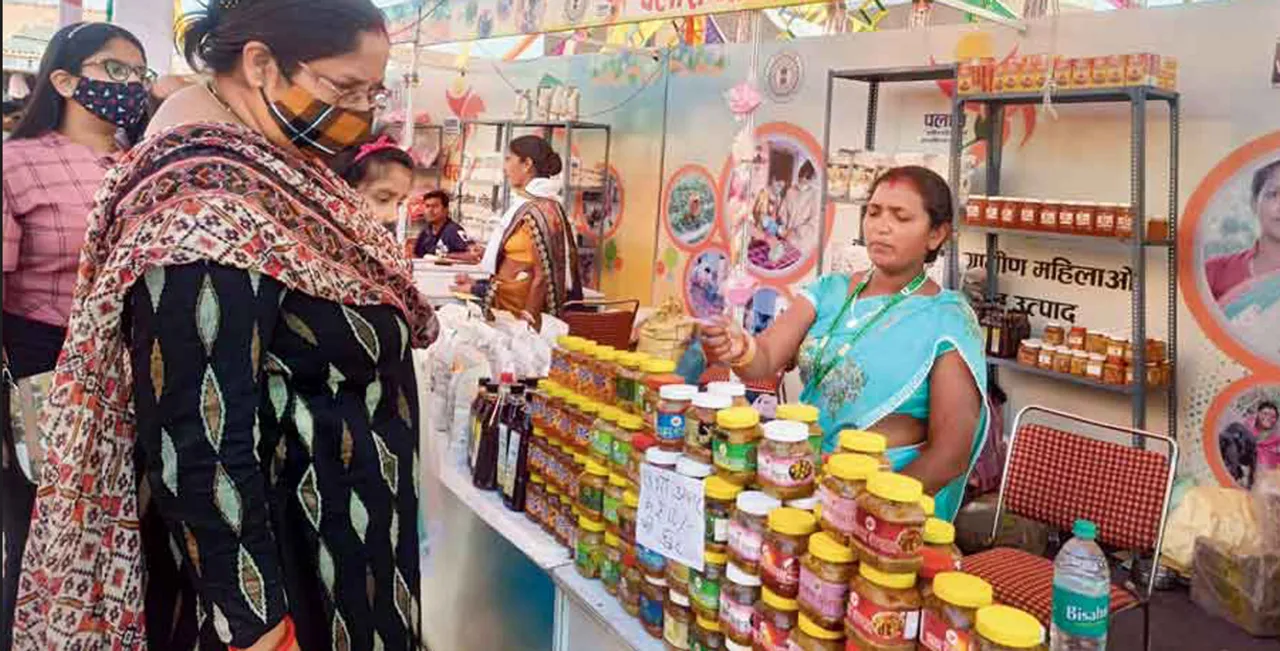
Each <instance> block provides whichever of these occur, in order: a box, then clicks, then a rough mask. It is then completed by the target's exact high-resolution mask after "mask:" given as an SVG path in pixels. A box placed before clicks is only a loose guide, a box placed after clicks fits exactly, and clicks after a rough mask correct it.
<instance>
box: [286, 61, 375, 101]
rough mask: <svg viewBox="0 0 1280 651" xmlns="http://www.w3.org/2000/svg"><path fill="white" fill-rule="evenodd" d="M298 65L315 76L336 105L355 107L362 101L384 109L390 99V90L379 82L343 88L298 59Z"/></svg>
mask: <svg viewBox="0 0 1280 651" xmlns="http://www.w3.org/2000/svg"><path fill="white" fill-rule="evenodd" d="M298 67H299V68H302V69H303V70H306V71H307V74H309V75H311V76H312V77H315V79H316V81H317V82H319V83H320V85H322V86H324V87H325V90H327V91H329V92H330V93H331V94H332V95H333V102H332V103H333V104H334V105H336V106H342V107H355V106H359V105H360V104H361V103H362V102H363V103H366V104H367V106H368V107H369V108H371V109H384V108H386V107H387V104H388V103H389V102H390V100H391V91H389V90H387V89H386V88H385V87H384V86H382V85H381V84H379V85H377V86H372V87H368V88H347V89H343V88H342V87H341V86H339V85H338V84H337V83H336V82H334V81H333V80H332V79H329V78H328V77H326V76H324V75H322V74H320V73H318V72H316V71H315V70H313V69H312V68H311V66H308V65H307V64H306V63H303V62H301V61H300V62H298Z"/></svg>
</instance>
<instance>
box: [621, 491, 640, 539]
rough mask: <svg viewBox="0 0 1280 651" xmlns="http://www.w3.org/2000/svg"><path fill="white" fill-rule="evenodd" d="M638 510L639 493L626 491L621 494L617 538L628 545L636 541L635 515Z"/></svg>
mask: <svg viewBox="0 0 1280 651" xmlns="http://www.w3.org/2000/svg"><path fill="white" fill-rule="evenodd" d="M639 508H640V494H639V493H637V492H635V491H630V490H628V491H626V492H625V493H623V494H622V506H619V507H618V536H619V537H620V538H622V539H623V540H625V541H627V542H629V543H635V541H636V515H637V513H638V511H639Z"/></svg>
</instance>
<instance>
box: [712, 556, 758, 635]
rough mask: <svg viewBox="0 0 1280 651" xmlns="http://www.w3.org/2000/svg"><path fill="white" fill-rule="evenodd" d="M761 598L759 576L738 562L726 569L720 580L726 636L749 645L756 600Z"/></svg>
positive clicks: (752, 633) (753, 631)
mask: <svg viewBox="0 0 1280 651" xmlns="http://www.w3.org/2000/svg"><path fill="white" fill-rule="evenodd" d="M758 601H760V577H758V576H755V575H753V574H747V573H746V572H744V571H743V570H742V568H739V567H738V566H737V565H736V564H735V563H730V564H729V566H728V567H727V568H726V569H725V580H724V582H723V583H721V584H720V628H721V630H723V631H724V634H725V637H727V638H729V639H730V640H731V641H733V642H736V643H737V644H742V645H746V646H748V647H749V646H750V645H751V642H752V638H753V637H754V634H755V624H754V619H755V614H756V602H758Z"/></svg>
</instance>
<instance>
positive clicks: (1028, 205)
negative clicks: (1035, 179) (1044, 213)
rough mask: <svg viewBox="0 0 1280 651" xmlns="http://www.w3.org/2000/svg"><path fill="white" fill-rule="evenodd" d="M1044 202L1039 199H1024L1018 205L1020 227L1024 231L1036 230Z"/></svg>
mask: <svg viewBox="0 0 1280 651" xmlns="http://www.w3.org/2000/svg"><path fill="white" fill-rule="evenodd" d="M1042 208H1044V202H1043V201H1041V200H1039V199H1023V200H1022V205H1021V206H1019V207H1018V228H1020V229H1022V230H1024V231H1034V230H1036V228H1037V226H1038V224H1039V222H1040V210H1041V209H1042Z"/></svg>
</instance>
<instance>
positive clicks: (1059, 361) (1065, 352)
mask: <svg viewBox="0 0 1280 651" xmlns="http://www.w3.org/2000/svg"><path fill="white" fill-rule="evenodd" d="M1071 356H1072V355H1071V349H1070V348H1067V347H1066V346H1057V347H1055V348H1054V349H1053V370H1054V371H1056V372H1058V373H1067V374H1070V373H1071Z"/></svg>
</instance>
